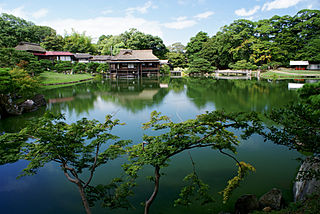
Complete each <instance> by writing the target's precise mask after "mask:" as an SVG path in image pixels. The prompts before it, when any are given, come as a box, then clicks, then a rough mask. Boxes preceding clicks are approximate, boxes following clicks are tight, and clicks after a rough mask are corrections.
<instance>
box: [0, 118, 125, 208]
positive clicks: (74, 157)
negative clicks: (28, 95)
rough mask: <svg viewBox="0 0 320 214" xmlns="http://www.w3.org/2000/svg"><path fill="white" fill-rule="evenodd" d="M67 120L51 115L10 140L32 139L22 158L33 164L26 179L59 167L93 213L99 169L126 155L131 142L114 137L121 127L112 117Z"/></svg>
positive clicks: (24, 147)
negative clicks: (92, 196)
mask: <svg viewBox="0 0 320 214" xmlns="http://www.w3.org/2000/svg"><path fill="white" fill-rule="evenodd" d="M64 120H65V118H64V117H63V116H62V115H58V116H54V115H52V114H50V113H47V114H46V115H45V117H43V118H40V119H38V120H37V121H35V122H33V123H32V124H30V125H28V126H27V127H26V128H24V129H23V130H21V131H20V132H19V133H18V134H17V136H16V138H12V135H10V136H9V137H11V138H9V137H7V138H6V139H11V141H13V143H14V142H15V141H21V138H22V136H23V139H27V138H28V137H29V138H32V139H33V141H31V142H28V143H26V144H24V145H23V152H22V153H21V156H22V158H24V159H26V160H28V161H29V164H28V166H27V167H26V168H25V169H24V170H23V172H24V173H23V174H22V176H23V175H33V174H35V173H37V171H38V169H39V168H41V167H43V166H44V165H46V164H47V163H50V162H56V163H58V164H59V167H60V168H61V169H62V171H63V173H64V175H65V176H66V178H67V179H68V181H70V182H71V183H74V184H75V185H76V186H77V187H78V190H79V192H80V196H81V199H82V203H83V206H84V208H85V211H86V213H91V210H90V204H89V202H88V199H87V194H89V193H86V191H89V190H96V189H95V188H94V187H90V183H91V181H92V179H93V177H94V173H95V171H96V169H97V168H98V167H99V166H101V165H103V164H106V163H108V162H109V161H111V160H114V159H116V158H117V157H119V156H120V155H122V154H124V153H125V151H124V148H123V147H124V146H125V145H127V144H128V143H129V141H127V140H118V138H119V137H118V136H115V135H113V134H111V133H110V132H111V131H112V129H113V128H114V127H115V126H118V125H121V123H120V122H119V121H118V120H112V119H111V116H110V115H107V116H106V120H105V122H103V123H100V122H98V121H96V120H87V119H85V118H83V119H81V120H79V121H77V122H75V123H71V124H67V123H65V122H64ZM5 135H7V134H5ZM1 139H2V137H1V138H0V140H1ZM84 170H88V172H89V176H83V178H81V174H82V173H83V171H84ZM90 194H91V193H90Z"/></svg>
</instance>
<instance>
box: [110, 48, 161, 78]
mask: <svg viewBox="0 0 320 214" xmlns="http://www.w3.org/2000/svg"><path fill="white" fill-rule="evenodd" d="M159 71H160V61H159V59H158V57H156V56H155V55H153V53H152V50H127V49H125V50H121V51H120V53H119V54H118V55H116V56H114V57H112V58H111V60H110V72H111V75H113V76H116V77H121V76H127V77H130V76H132V77H141V76H150V75H159Z"/></svg>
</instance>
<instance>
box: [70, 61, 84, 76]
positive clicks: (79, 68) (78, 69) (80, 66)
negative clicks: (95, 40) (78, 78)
mask: <svg viewBox="0 0 320 214" xmlns="http://www.w3.org/2000/svg"><path fill="white" fill-rule="evenodd" d="M86 69H87V65H86V63H81V62H79V63H74V64H73V65H72V71H73V72H74V73H76V74H77V73H82V72H85V71H86Z"/></svg>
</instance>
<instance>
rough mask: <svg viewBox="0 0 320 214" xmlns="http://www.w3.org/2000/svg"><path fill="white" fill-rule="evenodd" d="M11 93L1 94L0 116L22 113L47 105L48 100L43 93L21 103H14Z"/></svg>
mask: <svg viewBox="0 0 320 214" xmlns="http://www.w3.org/2000/svg"><path fill="white" fill-rule="evenodd" d="M12 100H13V98H12V96H11V95H4V94H0V118H4V117H7V116H10V115H21V114H22V113H24V112H32V111H36V110H38V109H39V107H41V106H44V105H46V100H45V98H44V96H43V95H41V94H38V95H36V96H34V97H33V98H32V99H30V100H26V101H24V102H22V103H20V104H18V105H17V104H14V102H13V101H12Z"/></svg>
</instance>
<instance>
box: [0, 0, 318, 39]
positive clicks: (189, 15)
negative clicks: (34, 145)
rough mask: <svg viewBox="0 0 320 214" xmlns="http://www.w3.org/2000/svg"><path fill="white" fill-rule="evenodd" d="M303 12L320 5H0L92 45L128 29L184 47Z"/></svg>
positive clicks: (217, 1) (296, 1)
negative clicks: (234, 27)
mask: <svg viewBox="0 0 320 214" xmlns="http://www.w3.org/2000/svg"><path fill="white" fill-rule="evenodd" d="M301 9H317V10H319V9H320V0H90V1H88V0H77V1H73V0H54V1H46V0H0V13H9V14H12V15H15V16H18V17H20V18H24V19H26V20H28V21H32V22H33V23H35V24H36V25H44V26H49V27H52V28H53V29H55V30H56V31H57V33H58V34H60V35H65V34H66V33H71V31H72V29H74V30H75V31H76V32H78V33H83V32H85V34H86V35H87V36H90V37H91V38H92V39H93V41H94V42H95V41H97V39H98V38H99V37H100V36H101V35H103V34H104V35H110V34H111V35H118V34H120V33H123V32H124V31H126V30H129V29H130V28H136V29H138V30H139V31H142V32H144V33H146V34H152V35H154V36H159V37H161V38H162V39H163V41H164V43H165V44H166V45H171V44H173V43H174V42H181V43H182V44H184V45H186V44H187V43H188V42H189V41H190V38H191V37H193V36H195V35H196V34H197V33H198V32H199V31H204V32H206V33H208V34H209V36H213V35H215V34H216V33H217V32H218V31H219V30H220V28H221V27H223V26H224V25H229V24H231V23H232V22H233V21H234V20H237V19H249V20H252V21H257V20H260V19H269V18H271V17H272V16H274V15H280V16H283V15H290V16H293V15H295V14H296V13H297V12H298V11H300V10H301Z"/></svg>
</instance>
